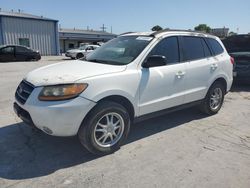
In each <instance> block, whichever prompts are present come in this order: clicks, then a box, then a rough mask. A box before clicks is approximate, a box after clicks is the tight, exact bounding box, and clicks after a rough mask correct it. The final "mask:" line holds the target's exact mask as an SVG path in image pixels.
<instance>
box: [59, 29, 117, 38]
mask: <svg viewBox="0 0 250 188" xmlns="http://www.w3.org/2000/svg"><path fill="white" fill-rule="evenodd" d="M59 33H72V34H86V35H91V34H92V35H110V36H116V34H113V33H108V32H103V31H94V30H83V29H62V28H60V29H59Z"/></svg>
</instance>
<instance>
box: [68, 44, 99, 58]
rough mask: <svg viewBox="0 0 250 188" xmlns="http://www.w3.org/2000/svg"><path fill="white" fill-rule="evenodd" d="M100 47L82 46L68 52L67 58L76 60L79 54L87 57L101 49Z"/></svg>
mask: <svg viewBox="0 0 250 188" xmlns="http://www.w3.org/2000/svg"><path fill="white" fill-rule="evenodd" d="M99 47H100V46H99V45H92V44H87V45H84V46H80V47H79V48H77V49H72V50H68V51H67V52H66V53H65V56H66V57H71V58H73V59H76V58H77V55H78V54H82V55H83V56H84V57H85V56H86V55H87V54H89V53H91V52H93V51H94V50H95V49H96V48H99Z"/></svg>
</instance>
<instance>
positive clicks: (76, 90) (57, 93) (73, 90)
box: [38, 84, 88, 101]
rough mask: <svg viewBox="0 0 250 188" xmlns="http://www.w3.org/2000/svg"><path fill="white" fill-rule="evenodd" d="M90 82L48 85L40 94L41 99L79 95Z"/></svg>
mask: <svg viewBox="0 0 250 188" xmlns="http://www.w3.org/2000/svg"><path fill="white" fill-rule="evenodd" d="M87 87H88V84H66V85H56V86H46V87H44V88H43V90H42V91H41V93H40V94H39V97H38V98H39V100H41V101H58V100H66V99H72V98H74V97H77V96H78V95H79V94H80V93H82V92H83V91H84V90H85V89H86V88H87Z"/></svg>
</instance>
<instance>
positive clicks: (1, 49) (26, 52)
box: [0, 45, 41, 62]
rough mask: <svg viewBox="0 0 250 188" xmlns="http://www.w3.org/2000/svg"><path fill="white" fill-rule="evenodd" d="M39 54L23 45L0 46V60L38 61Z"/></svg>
mask: <svg viewBox="0 0 250 188" xmlns="http://www.w3.org/2000/svg"><path fill="white" fill-rule="evenodd" d="M40 59H41V55H40V54H39V52H38V51H34V50H32V49H30V48H27V47H25V46H19V45H5V46H0V62H10V61H38V60H40Z"/></svg>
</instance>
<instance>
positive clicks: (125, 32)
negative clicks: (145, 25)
mask: <svg viewBox="0 0 250 188" xmlns="http://www.w3.org/2000/svg"><path fill="white" fill-rule="evenodd" d="M130 33H134V32H132V31H129V32H125V33H121V34H120V35H119V36H121V35H126V34H130Z"/></svg>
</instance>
